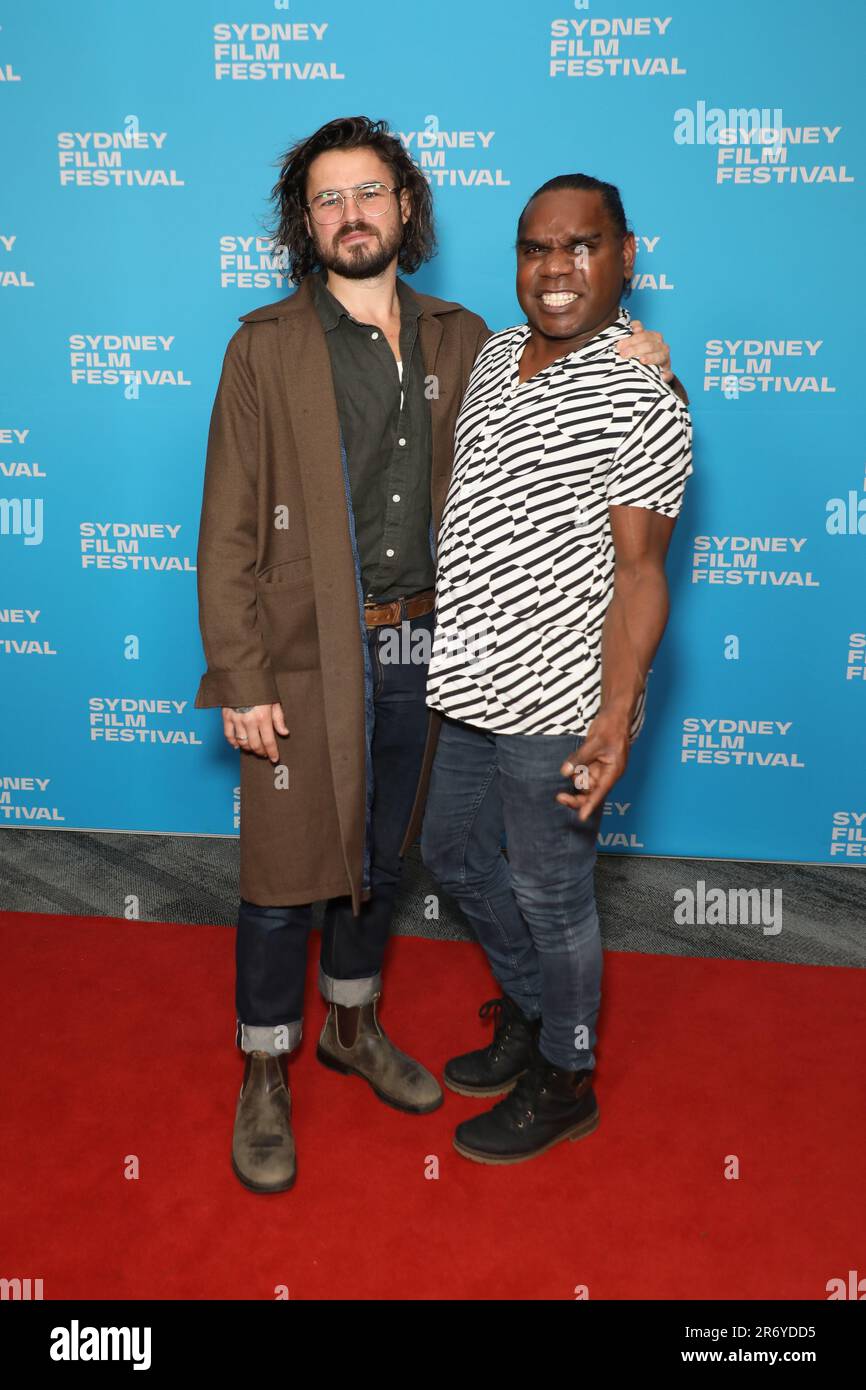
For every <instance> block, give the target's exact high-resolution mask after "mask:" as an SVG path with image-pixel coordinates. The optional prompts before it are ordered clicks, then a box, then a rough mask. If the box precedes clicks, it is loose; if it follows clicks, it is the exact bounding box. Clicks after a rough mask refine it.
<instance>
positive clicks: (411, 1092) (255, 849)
mask: <svg viewBox="0 0 866 1390" xmlns="http://www.w3.org/2000/svg"><path fill="white" fill-rule="evenodd" d="M273 198H274V203H275V207H276V211H277V214H278V227H277V229H276V232H275V241H276V243H277V245H278V246H279V247H281V248H284V254H285V255H286V257H287V261H288V268H289V274H290V278H291V280H292V282H293V283H294V284H296V285H298V286H299V288H298V289H297V291H296V293H294V294H292V295H290V296H289V297H287V298H285V299H281V300H279V301H277V302H275V303H273V304H268V305H264V306H263V307H261V308H259V309H256V310H253V311H251V312H250V313H247V314H243V315H242V316H241V321H242V327H241V328H240V329H238V331H237V332H236V333H235V334H234V336H233V337H232V339H231V340H230V342H229V344H228V348H227V350H226V355H225V360H224V363H223V370H222V375H221V378H220V384H219V388H218V391H217V396H216V400H215V402H214V409H213V415H212V419H211V427H210V434H209V439H208V453H207V464H206V472H205V483H204V495H203V502H202V512H201V528H200V536H199V550H198V586H199V616H200V626H201V633H202V641H203V645H204V649H205V655H206V658H207V662H208V670H207V672H206V674H205V675H204V676H203V678H202V682H201V685H200V688H199V692H198V694H197V696H196V701H195V704H196V707H197V708H204V707H207V706H219V707H221V709H222V717H223V728H224V732H225V736H226V738H227V740H228V742H229V743H230V744H231V746H232V747H233V748H236V749H238V748H239V749H242V750H244V751H245V752H246V753H247V756H246V757H242V758H241V824H240V897H241V901H240V909H239V913H238V921H237V945H236V957H237V980H236V1001H235V1002H236V1014H237V1034H236V1038H237V1043H238V1045H239V1046H240V1047H241V1049H242V1050H243V1052H244V1054H245V1068H244V1079H243V1084H242V1087H241V1092H240V1096H239V1098H238V1103H237V1108H236V1115H235V1128H234V1137H233V1145H232V1164H233V1168H234V1172H235V1174H236V1176H237V1177H238V1178H239V1180H240V1181H241V1182H242V1183H243V1184H244V1185H245V1186H246V1187H248V1188H250V1189H251V1190H253V1191H256V1192H278V1191H283V1190H285V1189H287V1188H288V1187H290V1186H291V1185H292V1183H293V1182H294V1180H295V1172H296V1159H295V1145H294V1138H293V1135H292V1129H291V1097H290V1093H289V1087H288V1068H287V1056H288V1053H289V1052H291V1051H292V1050H293V1049H295V1048H296V1047H297V1046H298V1044H299V1042H300V1039H301V1032H302V1013H303V996H304V979H305V970H306V947H307V938H308V935H309V931H310V927H311V925H312V904H313V903H314V902H317V901H322V900H324V903H325V906H324V919H323V923H322V944H321V954H320V965H319V985H320V988H321V992H322V994H323V995H324V997H325V999H326V1001H327V1003H328V1013H327V1018H326V1020H325V1024H324V1028H323V1030H322V1033H321V1036H320V1039H319V1043H318V1048H317V1056H318V1058H319V1060H320V1061H321V1062H322V1063H323V1064H324V1065H326V1066H328V1067H330V1068H332V1069H333V1070H335V1071H338V1072H341V1073H343V1074H348V1075H354V1076H358V1077H361V1078H363V1079H364V1080H365V1081H366V1082H367V1083H368V1084H369V1085H370V1086H371V1087H372V1089H373V1091H374V1092H375V1094H376V1095H377V1096H378V1097H379V1098H380V1099H381V1100H383V1101H385V1102H386V1103H387V1104H389V1105H391V1106H393V1107H395V1108H397V1109H399V1110H401V1111H404V1112H406V1113H410V1114H426V1113H428V1112H429V1111H431V1110H434V1109H435V1108H436V1107H437V1106H439V1105H441V1103H442V1092H441V1089H440V1087H439V1084H438V1082H437V1081H436V1079H435V1078H434V1077H433V1076H432V1075H431V1073H430V1072H429V1071H428V1070H427V1069H426V1068H425V1067H423V1066H422V1065H421V1064H420V1063H418V1062H416V1061H414V1060H413V1059H412V1058H410V1057H409V1056H407V1055H406V1054H405V1053H403V1052H401V1051H399V1050H398V1049H397V1048H396V1047H395V1046H394V1045H393V1044H392V1043H391V1041H390V1040H389V1038H388V1037H387V1036H386V1034H385V1032H384V1030H383V1028H382V1026H381V1023H380V1021H379V1018H378V1014H377V1002H378V1000H379V998H380V995H381V991H382V961H383V955H384V951H385V946H386V943H387V940H388V933H389V929H390V922H391V916H392V912H393V906H394V900H395V896H396V891H397V886H398V882H399V877H400V870H401V853H402V852H403V851H404V849H405V844H404V839H405V835H406V829H407V826H408V824H409V821H410V816H411V814H412V812H413V808H416V809H417V806H418V804H419V802H420V801H421V800H423V778H422V777H421V771H422V763H423V760H424V756H425V749H426V750H428V753H429V751H430V749H431V748H432V739H433V731H432V724H433V721H432V720H431V717H430V712H429V710H428V709H427V706H426V703H425V679H426V658H427V657H429V650H430V646H431V643H432V632H433V586H434V578H435V559H434V556H435V535H436V529H437V527H438V523H439V518H440V515H441V512H442V507H443V504H444V500H445V494H446V491H447V488H448V483H449V479H450V474H451V462H452V439H453V432H454V424H455V420H456V416H457V410H458V407H459V405H460V400H461V398H462V395H463V391H464V389H465V386H466V383H467V381H468V378H469V374H470V371H471V369H472V365H473V363H474V361H475V358H476V357H477V355H478V352H479V350H480V348H481V346H482V344H483V343H484V342H485V340H486V339H487V337H488V336H489V329H488V328H487V326H486V324H485V323H484V321H483V320H482V319H481V318H479V317H478V315H477V314H473V313H471V312H470V311H469V310H467V309H464V308H462V307H461V306H460V305H458V304H454V303H451V302H449V301H445V300H442V299H438V298H435V297H433V296H430V295H423V294H417V293H415V292H414V291H413V290H411V289H410V288H409V286H408V285H407V284H406V283H405V281H404V280H403V279H401V278H399V277H398V275H397V271H398V269H400V270H402V271H403V272H411V271H414V270H416V269H417V268H418V266H420V265H421V264H422V263H423V262H425V261H427V260H428V259H429V258H430V257H431V255H432V254H433V251H434V246H435V239H434V232H433V220H432V199H431V194H430V187H429V184H428V182H427V180H426V179H425V178H424V176H423V175H422V174H421V172H420V170H419V169H418V168H417V166H416V165H415V164H414V163H413V161H412V160H411V159H410V157H409V155H408V154H407V153H406V151H405V149H404V147H403V146H402V144H401V143H400V141H399V140H398V139H397V138H396V137H395V136H393V135H391V134H390V133H389V132H388V128H387V126H386V125H385V124H384V123H383V122H371V121H369V120H367V119H366V118H365V117H353V118H346V119H341V120H336V121H332V122H330V123H329V124H328V125H326V126H323V127H322V128H321V129H320V130H318V131H316V132H315V134H313V135H312V136H310V137H309V138H308V139H306V140H303V141H300V142H299V143H298V144H296V145H294V146H293V147H292V149H290V150H289V151H288V153H287V154H286V155H285V156H284V158H283V160H282V163H281V171H280V176H279V179H278V182H277V183H276V185H275V187H274V190H273ZM630 350H631V351H633V352H637V353H640V354H641V356H642V357H643V358H645V360H649V361H655V362H659V363H661V364H662V365H663V366H665V367H667V364H668V354H667V350H666V348H665V346H664V344H663V343H662V341H661V339H660V338H659V335H657V334H645V333H640V334H635V336H634V338H633V339H632V340H631V348H630ZM395 632H396V633H399V635H400V638H401V639H405V638H406V637H408V639H409V640H408V641H405V640H401V642H400V643H399V644H398V647H399V650H400V652H401V659H400V660H397V661H394V660H391V659H389V657H390V656H392V655H393V650H394V644H393V642H389V641H387V640H386V639H388V638H393V637H394V634H395ZM416 639H418V640H416ZM403 653H408V654H409V658H408V659H407V660H403V659H402V654H403ZM420 988H421V983H420V982H419V989H420Z"/></svg>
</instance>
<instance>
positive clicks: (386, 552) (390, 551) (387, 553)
mask: <svg viewBox="0 0 866 1390" xmlns="http://www.w3.org/2000/svg"><path fill="white" fill-rule="evenodd" d="M385 554H386V555H387V556H388V559H389V560H390V558H391V556H392V555H393V554H394V552H393V550H386V551H385Z"/></svg>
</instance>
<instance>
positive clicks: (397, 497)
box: [391, 492, 400, 502]
mask: <svg viewBox="0 0 866 1390" xmlns="http://www.w3.org/2000/svg"><path fill="white" fill-rule="evenodd" d="M391 501H392V502H399V501H400V494H399V492H395V493H394V496H393V497H392V498H391Z"/></svg>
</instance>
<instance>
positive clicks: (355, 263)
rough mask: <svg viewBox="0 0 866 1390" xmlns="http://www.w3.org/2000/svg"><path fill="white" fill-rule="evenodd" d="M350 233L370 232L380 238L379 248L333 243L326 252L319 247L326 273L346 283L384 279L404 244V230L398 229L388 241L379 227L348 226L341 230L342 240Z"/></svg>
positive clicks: (354, 224)
mask: <svg viewBox="0 0 866 1390" xmlns="http://www.w3.org/2000/svg"><path fill="white" fill-rule="evenodd" d="M350 232H371V233H372V235H373V236H374V237H377V238H378V243H379V244H378V246H374V247H369V246H361V245H357V246H346V247H341V245H340V242H339V241H338V242H337V243H336V245H335V244H334V243H333V242H332V243H331V245H330V246H329V247H327V248H324V247H321V246H317V247H316V250H317V251H318V253H319V260H320V261H321V262H322V265H323V266H324V267H325V269H326V270H333V271H336V273H337V274H338V275H343V276H344V277H345V278H346V279H347V280H371V279H372V278H373V277H374V276H375V275H381V274H382V271H383V270H386V269H387V268H388V266H389V265H390V264H391V262H392V261H393V259H394V257H395V256H396V255H397V253H398V251H399V250H400V245H401V243H402V241H403V228H402V226H400V227H395V228H394V230H393V231H392V232H391V234H390V235H389V236H387V237H385V236H383V235H382V233H381V232H380V231H379V229H378V227H371V226H370V225H369V223H367V222H347V223H345V225H344V226H343V227H341V229H340V238H341V240H342V238H343V237H346V236H348V235H349V233H350Z"/></svg>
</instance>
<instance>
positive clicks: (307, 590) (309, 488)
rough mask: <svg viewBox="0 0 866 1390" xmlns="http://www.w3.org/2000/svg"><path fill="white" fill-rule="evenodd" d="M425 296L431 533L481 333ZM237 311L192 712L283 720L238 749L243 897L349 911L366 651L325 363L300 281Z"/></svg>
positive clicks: (207, 538) (222, 393)
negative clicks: (331, 902)
mask: <svg viewBox="0 0 866 1390" xmlns="http://www.w3.org/2000/svg"><path fill="white" fill-rule="evenodd" d="M413 293H414V292H413ZM417 299H418V303H419V306H420V308H421V314H420V317H419V334H420V342H421V351H422V356H423V359H424V367H425V374H426V375H427V376H428V377H435V378H436V379H437V382H438V396H437V395H434V396H433V398H432V399H431V400H430V409H431V419H432V436H433V441H432V478H431V509H432V516H433V528H434V534H437V535H438V529H439V522H440V519H441V515H442V508H443V506H444V502H445V494H446V491H447V489H448V483H449V480H450V477H451V466H452V461H453V454H452V447H453V435H454V424H455V420H456V417H457V410H458V408H459V405H460V401H461V398H462V396H463V392H464V390H465V388H466V383H467V381H468V378H469V373H470V371H471V369H472V364H473V362H474V361H475V358H476V356H477V354H478V351H479V349H480V347H481V345H482V343H483V342H484V340H485V339H486V338H487V337H488V336H489V332H490V330H489V329H488V328H487V325H486V324H485V323H484V320H483V319H481V318H479V317H478V315H477V314H473V313H470V312H469V310H467V309H464V308H462V307H461V306H460V305H459V304H452V303H449V302H447V301H445V300H442V299H435V298H433V297H432V296H430V295H424V294H418V295H417ZM240 317H241V323H242V326H241V328H239V329H238V330H237V331H236V332H235V334H234V335H233V337H232V338H231V339H230V340H229V343H228V347H227V348H226V353H225V358H224V361H223V367H222V373H221V376H220V381H219V386H218V388H217V393H216V399H215V401H214V406H213V412H212V415H211V421H210V431H209V434H208V445H207V460H206V466H205V479H204V491H203V498H202V509H201V523H200V529H199V541H198V557H197V563H198V576H197V583H198V599H199V626H200V629H201V636H202V645H203V647H204V653H205V659H206V661H207V671H206V672H205V674H204V676H203V677H202V680H201V684H200V686H199V689H198V693H197V695H196V698H195V707H196V708H197V709H204V708H207V707H209V706H218V707H221V706H225V705H262V704H270V703H273V702H275V701H279V702H280V704H281V705H282V707H283V711H284V713H285V716H286V723H287V725H288V728H289V736H288V737H283V736H282V735H279V734H277V735H276V739H277V745H278V748H279V751H280V762H279V765H278V766H277V767H275V766H274V764H272V763H271V762H270V760H269V759H267V758H261V757H257V756H256V755H255V754H252V753H241V754H240V760H241V783H240V785H241V829H240V894H241V897H243V898H246V899H247V900H248V901H250V902H254V903H260V904H262V905H265V906H274V905H279V904H294V903H305V902H313V901H316V900H319V899H322V898H327V897H337V896H340V895H343V894H349V893H351V896H352V904H353V911H354V912H355V913H357V912H358V911H359V906H360V902H361V898H362V854H363V840H364V808H365V777H364V660H363V651H362V647H361V634H360V626H359V615H358V597H357V589H356V579H355V566H354V558H353V554H352V545H351V538H350V534H349V516H348V510H347V505H346V493H345V485H344V479H343V470H342V463H341V455H340V429H339V417H338V414H337V404H336V399H335V396H334V389H333V381H332V377H331V366H330V358H329V355H328V348H327V344H326V342H325V335H324V331H323V329H322V327H321V324H320V322H319V318H318V315H317V313H316V310H315V306H314V304H313V301H312V298H311V295H310V288H309V284H308V283H307V282H306V281H303V282H302V283H301V286H300V288H299V289H298V291H297V292H296V293H295V294H292V295H289V296H288V297H286V298H284V299H280V300H277V301H276V302H275V303H273V304H266V305H263V306H262V307H261V308H259V309H254V310H253V311H252V312H251V313H248V314H242V315H241V316H240ZM278 509H285V510H283V511H282V512H279V511H278ZM286 511H287V513H288V525H285V524H282V525H281V524H279V520H276V521H275V518H278V517H280V518H282V519H283V522H284V519H285V513H286ZM438 728H439V720H438V716H435V715H433V714H432V713H431V720H430V730H429V733H428V739H427V750H426V753H425V760H424V770H423V771H422V774H421V778H420V780H419V785H418V791H417V794H416V799H415V809H414V811H413V815H412V821H411V824H410V826H409V828H408V830H407V835H406V839H405V841H404V846H403V849H404V852H405V849H406V848H407V847H408V845H409V844H410V843H411V841H412V839H413V838H414V836H415V834H416V833H417V831H418V828H419V824H420V819H421V812H422V810H423V803H424V797H425V794H426V782H427V777H428V774H429V768H430V763H431V762H432V755H433V751H434V748H435V743H436V737H437V735H438ZM281 768H283V769H284V770H283V772H282V773H281V772H280V769H281ZM286 769H287V772H288V786H287V787H286V786H285V785H282V784H281V783H284V782H285V778H286V772H285V770H286ZM278 779H279V780H278ZM364 896H366V895H364Z"/></svg>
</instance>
